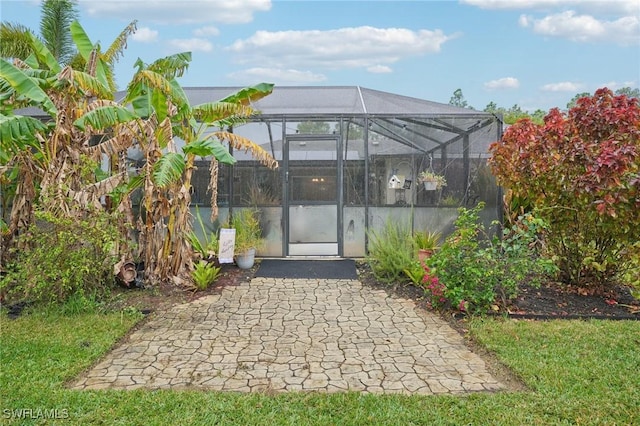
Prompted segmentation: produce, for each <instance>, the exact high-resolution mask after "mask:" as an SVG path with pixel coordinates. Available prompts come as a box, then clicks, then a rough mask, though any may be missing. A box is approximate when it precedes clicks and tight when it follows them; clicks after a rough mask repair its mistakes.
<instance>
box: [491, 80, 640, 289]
mask: <svg viewBox="0 0 640 426" xmlns="http://www.w3.org/2000/svg"><path fill="white" fill-rule="evenodd" d="M490 151H491V154H492V158H491V160H490V165H491V169H492V171H493V173H494V174H495V175H496V177H497V179H498V182H499V183H500V184H501V185H503V186H504V187H506V188H507V189H508V190H509V191H510V196H511V197H512V199H513V200H515V201H516V203H517V204H518V205H520V206H523V205H524V206H528V207H529V208H532V209H535V210H536V211H537V215H539V216H541V217H542V218H543V219H545V220H546V221H547V222H548V224H549V233H548V235H547V236H546V242H547V244H548V248H549V249H550V250H551V253H553V255H554V256H555V257H556V259H557V264H558V267H559V268H560V271H561V277H560V278H561V279H562V280H563V281H564V282H566V283H568V284H576V285H580V286H583V287H584V286H596V287H600V286H606V285H609V284H611V283H614V282H616V280H618V279H619V278H620V277H621V276H623V275H624V274H626V275H625V276H626V277H627V279H628V280H633V279H638V276H637V274H636V276H635V278H631V275H629V272H630V271H631V270H632V268H638V266H639V265H640V261H639V260H638V256H639V253H640V107H639V105H638V99H636V98H629V97H626V96H615V95H614V94H613V92H611V90H609V89H606V88H604V89H599V90H598V91H596V93H595V94H594V96H593V97H585V98H582V99H580V100H579V101H578V102H577V104H576V106H575V107H574V108H572V109H570V110H569V111H568V113H562V112H560V111H559V110H558V109H552V110H551V111H550V112H549V114H547V116H546V117H545V119H544V124H542V125H537V124H534V123H532V122H531V121H530V120H529V119H523V120H521V121H518V122H517V123H515V124H514V125H513V126H511V127H509V128H508V129H507V130H506V131H505V134H504V136H503V138H502V140H501V141H500V142H496V143H494V144H493V145H492V146H491V148H490Z"/></svg>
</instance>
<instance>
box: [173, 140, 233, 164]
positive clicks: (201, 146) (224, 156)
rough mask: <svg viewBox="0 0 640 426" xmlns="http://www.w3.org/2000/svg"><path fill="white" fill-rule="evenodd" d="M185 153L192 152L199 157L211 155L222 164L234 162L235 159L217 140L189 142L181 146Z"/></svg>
mask: <svg viewBox="0 0 640 426" xmlns="http://www.w3.org/2000/svg"><path fill="white" fill-rule="evenodd" d="M182 151H184V153H185V154H193V155H197V156H199V157H208V156H209V155H213V156H214V157H216V160H218V161H219V162H221V163H223V164H229V165H231V164H235V163H236V161H237V160H236V159H235V158H233V156H232V155H231V154H230V153H229V150H228V149H227V148H226V147H225V146H224V145H222V144H221V143H220V142H219V141H217V140H212V139H201V140H198V141H195V142H191V143H189V144H187V145H185V146H184V147H183V148H182Z"/></svg>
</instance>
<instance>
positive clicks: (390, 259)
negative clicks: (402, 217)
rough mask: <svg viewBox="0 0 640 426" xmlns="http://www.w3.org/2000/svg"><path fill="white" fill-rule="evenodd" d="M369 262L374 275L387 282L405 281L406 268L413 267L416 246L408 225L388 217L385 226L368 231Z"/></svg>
mask: <svg viewBox="0 0 640 426" xmlns="http://www.w3.org/2000/svg"><path fill="white" fill-rule="evenodd" d="M368 237H369V245H368V248H369V253H368V255H367V262H368V263H369V265H370V267H371V271H372V272H373V274H374V276H375V277H376V278H377V279H378V280H380V281H382V282H386V283H391V282H394V281H405V280H406V274H405V270H411V269H413V264H414V263H415V261H416V246H415V241H414V239H413V237H412V235H411V229H410V228H409V226H408V225H406V224H403V223H399V222H393V221H392V220H391V219H387V221H386V223H385V226H384V228H383V229H382V230H381V231H380V232H377V231H375V230H373V229H370V230H369V231H368Z"/></svg>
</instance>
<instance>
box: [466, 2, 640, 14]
mask: <svg viewBox="0 0 640 426" xmlns="http://www.w3.org/2000/svg"><path fill="white" fill-rule="evenodd" d="M461 3H464V4H468V5H470V6H476V7H479V8H481V9H494V10H500V9H506V10H547V11H548V10H560V9H563V10H564V9H569V8H570V9H573V10H581V11H587V12H590V13H607V14H615V15H634V14H635V15H637V14H638V0H589V1H585V0H461Z"/></svg>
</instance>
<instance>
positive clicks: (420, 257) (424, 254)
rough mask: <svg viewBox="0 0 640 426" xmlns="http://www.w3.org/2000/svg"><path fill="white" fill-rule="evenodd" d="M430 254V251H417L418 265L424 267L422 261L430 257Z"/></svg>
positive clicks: (431, 251) (431, 252)
mask: <svg viewBox="0 0 640 426" xmlns="http://www.w3.org/2000/svg"><path fill="white" fill-rule="evenodd" d="M432 254H433V250H432V249H418V260H419V261H420V264H421V265H422V266H424V261H425V260H426V259H428V258H429V257H431V255H432Z"/></svg>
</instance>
